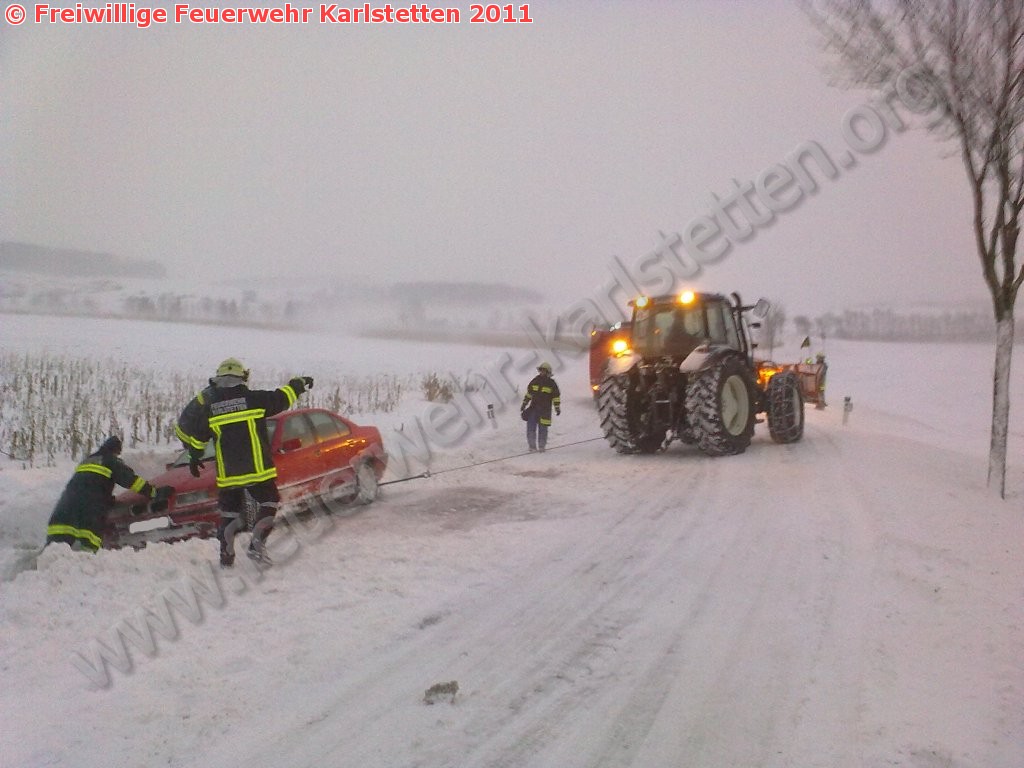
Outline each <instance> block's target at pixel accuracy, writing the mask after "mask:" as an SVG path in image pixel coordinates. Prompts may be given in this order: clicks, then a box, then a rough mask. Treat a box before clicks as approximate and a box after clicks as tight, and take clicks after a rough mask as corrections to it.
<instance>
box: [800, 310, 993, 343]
mask: <svg viewBox="0 0 1024 768" xmlns="http://www.w3.org/2000/svg"><path fill="white" fill-rule="evenodd" d="M793 327H794V329H795V330H796V332H797V333H798V334H799V335H802V336H808V335H814V334H817V335H824V336H826V337H828V338H833V339H851V340H863V341H943V342H974V341H982V342H991V341H992V339H993V338H995V331H996V327H995V321H994V320H993V319H992V315H991V313H986V312H981V311H976V312H975V311H966V310H962V311H954V310H949V311H945V312H931V313H930V312H916V313H915V312H912V313H901V312H896V311H894V310H891V309H871V310H852V309H848V310H845V311H844V312H842V313H841V314H835V313H832V312H829V313H827V314H824V315H820V316H818V317H814V318H811V317H808V316H807V315H797V316H796V317H794V318H793Z"/></svg>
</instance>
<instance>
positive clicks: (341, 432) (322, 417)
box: [309, 411, 349, 443]
mask: <svg viewBox="0 0 1024 768" xmlns="http://www.w3.org/2000/svg"><path fill="white" fill-rule="evenodd" d="M309 419H310V421H312V422H313V430H314V431H315V432H316V439H317V440H319V441H320V442H321V443H322V442H324V441H326V440H335V439H337V438H339V437H344V436H345V435H347V434H348V433H349V428H348V427H347V426H346V425H345V423H344V422H343V421H339V420H338V419H336V418H334V417H333V416H331V415H330V414H329V413H320V412H317V411H314V412H313V413H310V414H309Z"/></svg>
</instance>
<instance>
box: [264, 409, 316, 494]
mask: <svg viewBox="0 0 1024 768" xmlns="http://www.w3.org/2000/svg"><path fill="white" fill-rule="evenodd" d="M274 437H275V441H274V442H275V444H276V446H277V447H276V449H275V451H274V465H275V466H276V467H277V488H278V491H280V493H281V501H282V502H290V501H295V500H296V499H299V498H301V497H302V496H305V495H306V494H307V493H310V492H311V489H315V487H316V484H317V482H318V481H319V478H320V476H321V475H322V474H323V462H322V460H321V459H320V448H319V446H318V445H317V441H316V437H315V435H314V434H313V426H312V424H310V422H309V419H308V418H306V414H305V413H290V414H287V415H285V416H283V417H281V418H280V419H278V425H277V429H276V430H275V435H274Z"/></svg>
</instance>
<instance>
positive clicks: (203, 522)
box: [103, 408, 387, 549]
mask: <svg viewBox="0 0 1024 768" xmlns="http://www.w3.org/2000/svg"><path fill="white" fill-rule="evenodd" d="M267 433H268V434H269V436H270V450H271V452H272V453H273V455H274V466H276V467H277V488H278V490H279V491H280V493H281V504H282V507H283V508H288V507H294V506H298V507H300V508H301V507H306V508H308V507H310V505H312V504H314V503H316V502H317V501H318V500H320V501H323V502H325V503H327V505H328V509H333V508H334V506H336V505H337V504H338V503H343V504H352V503H361V504H369V503H370V502H371V501H373V499H374V498H376V496H377V483H378V482H379V481H380V478H381V477H382V476H383V474H384V470H385V469H386V468H387V454H386V453H385V452H384V445H383V442H382V441H381V437H380V432H379V431H378V430H377V428H376V427H370V426H360V425H358V424H356V423H355V422H353V421H351V420H349V419H346V418H345V417H344V416H339V415H338V414H336V413H331V412H330V411H326V410H324V409H322V408H302V409H298V410H292V411H285V412H284V413H279V414H277V415H276V416H271V417H270V418H268V419H267ZM204 462H205V466H204V468H203V469H202V470H201V471H200V475H199V477H193V476H192V474H191V472H189V468H188V464H189V462H188V451H182V452H181V454H179V456H178V457H177V458H176V459H175V460H174V461H173V462H171V463H170V464H168V465H167V471H166V472H164V473H163V474H161V475H158V476H157V477H153V478H149V481H150V482H151V483H152V484H153V485H155V486H157V487H160V486H162V485H170V486H173V488H174V493H173V494H172V496H171V498H170V500H169V501H168V502H167V503H166V505H162V506H158V503H150V500H149V499H148V498H146V497H144V496H140V495H139V494H137V493H132V492H130V491H129V492H125V493H122V494H121V495H120V496H118V497H117V498H116V499H115V503H114V507H113V508H112V509H111V510H110V512H109V513H108V515H107V523H106V528H105V530H104V535H103V546H104V547H107V548H110V549H117V548H119V547H125V546H131V547H142V546H145V544H146V542H150V541H177V540H179V539H188V538H191V537H193V536H199V537H201V538H207V537H210V536H216V535H217V523H218V521H219V517H220V515H219V513H218V511H217V478H216V475H217V467H216V459H215V458H214V451H213V443H212V442H211V443H209V444H208V445H207V446H206V454H205V455H204Z"/></svg>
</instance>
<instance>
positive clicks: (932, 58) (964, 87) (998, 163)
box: [803, 0, 1024, 498]
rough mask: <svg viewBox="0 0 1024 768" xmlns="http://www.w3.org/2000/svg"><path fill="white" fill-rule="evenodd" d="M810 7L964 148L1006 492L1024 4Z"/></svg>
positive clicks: (845, 66)
mask: <svg viewBox="0 0 1024 768" xmlns="http://www.w3.org/2000/svg"><path fill="white" fill-rule="evenodd" d="M803 4H804V7H805V9H806V10H807V11H808V13H809V15H810V17H811V19H812V21H813V22H814V24H815V25H816V26H817V28H818V29H819V30H820V31H821V32H822V34H823V36H824V39H825V41H826V44H827V47H828V48H829V49H831V50H832V51H833V52H834V53H835V54H836V55H837V57H838V63H839V67H840V72H842V73H843V74H844V75H845V76H846V78H847V79H848V81H849V82H850V83H852V84H856V85H860V86H867V87H870V88H877V89H879V90H882V91H883V92H884V91H887V90H891V89H892V87H893V85H894V83H896V82H897V80H898V79H899V78H903V85H904V87H907V88H909V89H910V90H911V91H913V90H914V89H916V90H917V91H918V93H917V94H916V96H915V98H926V99H928V100H933V104H934V106H935V107H936V108H937V110H936V114H937V115H938V116H939V119H936V120H934V121H932V122H931V123H930V125H929V128H930V129H932V130H934V131H936V132H937V133H938V135H940V136H941V137H942V138H943V139H944V140H950V141H953V142H956V144H957V145H958V149H959V154H960V157H961V158H962V160H963V164H964V168H965V170H966V171H967V179H968V183H969V184H970V190H971V196H972V200H973V206H974V240H975V246H976V250H977V255H978V258H979V259H980V261H981V271H982V276H983V277H984V280H985V285H986V286H988V290H989V293H990V295H991V297H992V307H993V311H994V313H995V320H996V358H995V374H994V377H993V388H992V433H991V442H990V446H989V465H988V484H989V487H990V488H991V487H995V488H996V489H997V490H998V492H999V495H1000V496H1001V497H1003V498H1005V497H1006V452H1007V431H1008V426H1009V417H1010V392H1009V387H1010V361H1011V357H1012V353H1013V331H1014V317H1013V308H1014V303H1015V301H1016V299H1017V291H1018V290H1019V289H1020V286H1021V282H1022V281H1024V268H1022V267H1021V266H1019V265H1018V263H1017V255H1018V254H1017V249H1018V247H1019V236H1020V220H1021V209H1022V208H1024V0H803ZM908 73H909V78H908ZM925 92H926V93H925Z"/></svg>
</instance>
